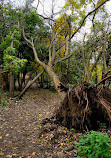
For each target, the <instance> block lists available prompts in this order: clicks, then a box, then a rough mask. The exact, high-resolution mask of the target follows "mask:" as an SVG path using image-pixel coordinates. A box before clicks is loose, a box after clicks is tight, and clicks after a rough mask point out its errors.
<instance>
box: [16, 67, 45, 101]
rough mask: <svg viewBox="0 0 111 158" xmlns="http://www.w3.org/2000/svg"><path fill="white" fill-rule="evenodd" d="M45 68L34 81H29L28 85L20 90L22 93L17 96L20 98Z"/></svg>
mask: <svg viewBox="0 0 111 158" xmlns="http://www.w3.org/2000/svg"><path fill="white" fill-rule="evenodd" d="M43 72H44V70H42V71H41V72H40V73H39V74H38V75H37V76H36V77H35V78H34V79H33V80H32V81H29V82H28V83H27V85H26V87H25V88H24V89H23V90H22V91H21V92H20V94H19V95H18V96H17V98H18V99H19V98H20V97H21V96H22V95H23V94H24V93H25V91H26V90H27V89H28V88H30V86H31V85H32V84H33V83H34V82H35V81H36V80H37V79H38V78H39V77H40V76H41V75H42V74H43Z"/></svg>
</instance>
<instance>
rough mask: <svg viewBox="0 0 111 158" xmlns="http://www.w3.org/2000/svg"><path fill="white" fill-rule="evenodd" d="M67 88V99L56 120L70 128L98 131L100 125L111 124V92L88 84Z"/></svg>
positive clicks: (58, 111) (61, 106) (62, 104)
mask: <svg viewBox="0 0 111 158" xmlns="http://www.w3.org/2000/svg"><path fill="white" fill-rule="evenodd" d="M60 88H61V89H62V91H63V90H64V89H65V91H66V88H67V92H66V97H65V98H64V100H63V102H62V103H61V105H60V107H59V109H58V110H57V111H56V120H57V122H60V123H61V124H62V125H64V126H66V127H68V128H72V127H73V128H75V129H79V130H83V129H85V130H87V129H88V130H91V129H93V130H97V129H98V128H99V127H100V124H102V123H105V124H106V125H107V127H109V126H110V123H111V90H110V89H108V88H104V87H103V88H98V87H97V86H92V85H90V84H89V83H87V82H84V83H83V84H80V85H79V86H77V87H75V88H74V87H73V88H68V87H65V88H64V87H63V85H62V86H61V85H60Z"/></svg>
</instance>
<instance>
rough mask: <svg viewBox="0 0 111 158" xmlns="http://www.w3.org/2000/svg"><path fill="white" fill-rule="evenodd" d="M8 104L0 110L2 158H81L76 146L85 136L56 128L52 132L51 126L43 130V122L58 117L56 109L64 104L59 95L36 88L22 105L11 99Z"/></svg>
mask: <svg viewBox="0 0 111 158" xmlns="http://www.w3.org/2000/svg"><path fill="white" fill-rule="evenodd" d="M5 98H6V97H5ZM4 101H5V102H7V106H5V107H4V106H0V157H1V158H68V157H70V158H71V157H72V158H73V157H75V156H77V150H76V149H74V146H75V144H76V143H77V139H78V137H79V136H80V135H81V133H79V132H77V131H75V130H74V129H72V130H68V129H67V128H66V127H63V126H58V128H56V126H55V127H54V125H53V129H51V128H50V127H48V126H50V125H48V124H47V125H46V126H47V127H46V126H45V128H43V125H42V124H41V121H42V120H43V119H45V118H46V117H48V118H49V117H51V116H53V115H54V111H55V108H56V107H57V106H58V105H59V104H60V99H59V97H58V95H57V94H56V93H55V92H51V91H49V90H43V89H37V88H35V89H34V88H33V89H30V90H28V92H26V93H25V95H24V96H23V98H22V99H20V100H18V101H14V100H11V98H6V99H5V100H4ZM43 129H44V130H43ZM46 129H47V130H46ZM48 129H49V130H48Z"/></svg>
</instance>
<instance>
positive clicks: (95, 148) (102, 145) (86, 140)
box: [76, 131, 111, 158]
mask: <svg viewBox="0 0 111 158" xmlns="http://www.w3.org/2000/svg"><path fill="white" fill-rule="evenodd" d="M76 148H77V149H78V156H77V158H81V157H83V156H85V157H86V158H111V151H110V150H111V142H110V138H109V137H108V136H107V134H106V133H100V132H95V131H91V134H88V135H82V137H81V138H80V139H79V143H78V144H77V145H76Z"/></svg>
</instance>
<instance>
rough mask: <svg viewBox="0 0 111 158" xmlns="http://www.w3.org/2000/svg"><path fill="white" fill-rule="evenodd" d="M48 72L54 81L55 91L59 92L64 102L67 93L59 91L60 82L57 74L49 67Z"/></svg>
mask: <svg viewBox="0 0 111 158" xmlns="http://www.w3.org/2000/svg"><path fill="white" fill-rule="evenodd" d="M46 71H47V73H48V74H49V77H50V79H51V80H52V81H53V83H54V86H55V89H56V90H57V92H58V94H59V96H60V98H61V100H63V99H64V97H65V93H64V92H61V90H60V89H59V85H60V80H59V78H58V76H57V75H56V73H55V72H54V70H53V69H52V67H51V66H47V67H46Z"/></svg>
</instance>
